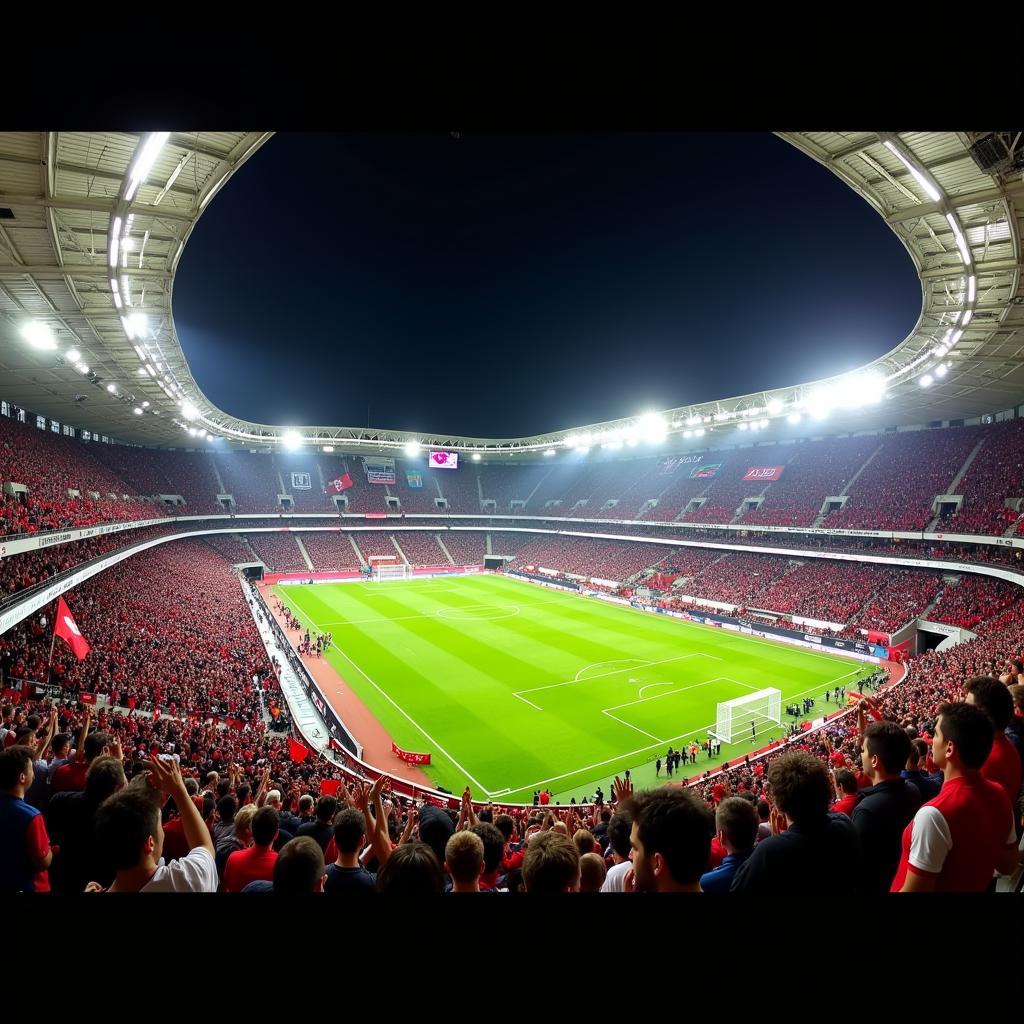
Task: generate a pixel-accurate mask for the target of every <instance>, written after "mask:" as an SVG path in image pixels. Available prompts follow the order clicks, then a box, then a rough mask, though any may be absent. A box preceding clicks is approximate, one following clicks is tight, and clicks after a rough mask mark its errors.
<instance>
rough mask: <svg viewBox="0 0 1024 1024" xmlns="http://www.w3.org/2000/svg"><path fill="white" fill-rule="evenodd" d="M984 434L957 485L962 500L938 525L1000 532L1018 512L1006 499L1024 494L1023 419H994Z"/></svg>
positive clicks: (956, 529) (947, 529)
mask: <svg viewBox="0 0 1024 1024" xmlns="http://www.w3.org/2000/svg"><path fill="white" fill-rule="evenodd" d="M981 436H982V437H983V438H984V441H985V443H984V444H983V445H982V447H981V449H980V451H979V452H978V454H977V455H975V457H974V460H973V461H972V462H971V464H970V466H968V467H967V472H966V473H965V474H964V478H963V480H961V481H960V484H959V485H958V487H957V491H958V492H959V493H960V494H962V495H963V496H964V501H963V504H962V505H961V507H960V509H959V510H958V511H957V512H955V513H954V514H953V515H952V516H947V517H945V518H944V519H942V520H941V521H940V524H939V526H938V527H937V529H940V530H944V531H945V532H947V533H984V534H989V535H990V536H992V535H995V536H998V535H1000V534H1003V533H1005V532H1006V530H1007V529H1008V527H1009V526H1010V525H1012V524H1013V523H1014V522H1015V521H1016V520H1017V518H1018V516H1019V513H1017V512H1015V511H1013V510H1012V509H1010V508H1007V507H1006V502H1005V499H1006V498H1020V497H1024V420H1010V421H1009V422H1008V423H993V424H992V425H991V426H988V427H986V428H985V430H984V431H983V433H982V435H981ZM1018 532H1019V530H1018Z"/></svg>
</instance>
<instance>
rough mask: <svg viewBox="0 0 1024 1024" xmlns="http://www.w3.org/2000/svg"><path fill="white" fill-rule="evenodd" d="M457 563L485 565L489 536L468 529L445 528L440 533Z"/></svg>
mask: <svg viewBox="0 0 1024 1024" xmlns="http://www.w3.org/2000/svg"><path fill="white" fill-rule="evenodd" d="M439 537H440V538H441V540H442V541H443V543H444V546H445V547H446V548H447V549H448V551H449V552H450V553H451V556H452V559H453V561H454V562H455V564H456V565H483V564H484V555H486V554H487V537H486V534H483V533H470V532H469V531H468V530H445V531H444V533H442V534H439Z"/></svg>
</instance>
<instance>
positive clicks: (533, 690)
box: [516, 654, 711, 694]
mask: <svg viewBox="0 0 1024 1024" xmlns="http://www.w3.org/2000/svg"><path fill="white" fill-rule="evenodd" d="M709 657H711V655H709V654H680V655H678V656H677V657H675V658H665V659H664V660H663V661H649V662H647V664H646V665H645V666H644V668H654V667H655V666H656V665H668V664H669V663H670V662H673V661H685V660H686V659H687V658H709ZM616 660H618V659H613V662H614V661H616ZM623 660H624V659H623ZM596 664H600V662H597V663H596ZM632 671H634V669H631V668H617V669H615V670H614V671H613V672H601V673H599V674H598V675H596V676H587V678H586V679H567V680H566V681H565V682H564V683H548V684H547V685H546V686H534V687H532V688H530V689H526V690H516V693H517V694H519V693H537V691H538V690H554V689H556V688H557V687H559V686H576V685H578V684H579V683H591V682H593V681H594V680H595V679H607V678H608V677H609V676H617V675H620V674H621V673H623V672H632Z"/></svg>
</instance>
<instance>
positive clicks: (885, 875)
mask: <svg viewBox="0 0 1024 1024" xmlns="http://www.w3.org/2000/svg"><path fill="white" fill-rule="evenodd" d="M910 750H911V743H910V737H909V736H908V735H907V734H906V732H905V731H904V730H903V729H902V728H901V727H900V726H899V725H897V724H896V723H895V722H872V724H871V725H869V726H868V727H867V729H865V730H864V735H863V736H862V737H861V747H860V759H861V765H862V767H863V769H864V774H865V775H868V776H869V777H870V778H871V785H870V786H869V787H868V788H867V789H862V790H861V791H860V793H859V794H858V796H859V799H858V801H857V805H856V806H855V807H854V809H853V816H852V817H853V827H854V828H855V829H856V830H857V835H858V837H859V838H860V846H861V852H862V853H863V854H864V879H865V889H866V890H867V891H868V892H888V891H889V887H890V886H891V885H892V880H893V877H894V876H895V874H896V869H897V868H898V867H899V864H900V853H901V851H902V842H903V830H904V829H905V828H906V827H907V825H908V824H909V823H910V821H911V819H912V818H913V817H914V815H915V814H916V813H917V809H918V808H919V807H920V806H921V804H922V803H923V802H924V801H923V799H922V797H921V791H920V790H919V789H918V788H917V786H915V785H913V784H912V783H911V782H908V781H907V780H906V779H903V778H901V777H900V772H901V771H902V770H903V766H904V765H905V764H906V763H907V758H908V757H909V756H910Z"/></svg>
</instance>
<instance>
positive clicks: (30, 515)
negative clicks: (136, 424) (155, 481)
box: [0, 416, 164, 536]
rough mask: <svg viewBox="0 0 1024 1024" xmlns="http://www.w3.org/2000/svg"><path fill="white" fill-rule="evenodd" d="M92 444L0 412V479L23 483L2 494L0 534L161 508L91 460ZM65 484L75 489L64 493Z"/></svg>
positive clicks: (153, 514) (146, 515) (124, 518)
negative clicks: (16, 492)
mask: <svg viewBox="0 0 1024 1024" xmlns="http://www.w3.org/2000/svg"><path fill="white" fill-rule="evenodd" d="M92 447H93V446H92V444H85V443H83V442H80V441H75V440H72V439H71V438H67V437H62V436H61V435H59V434H54V433H52V432H48V431H42V430H38V429H36V428H34V427H30V426H27V425H26V424H23V423H17V422H15V421H14V420H11V419H9V418H8V417H6V416H0V483H3V484H8V483H11V484H23V485H24V486H25V487H26V488H28V491H27V493H25V492H21V496H20V497H18V496H15V495H14V494H8V493H5V494H4V496H3V503H2V504H0V535H6V536H10V535H12V534H18V533H38V532H39V531H45V530H64V529H68V528H69V527H72V526H93V525H95V524H97V523H108V522H130V521H132V520H144V519H155V518H157V517H159V516H161V515H163V514H164V513H163V511H162V510H161V509H158V508H157V507H156V506H155V505H153V503H152V502H150V501H148V500H144V499H139V498H138V497H137V496H133V495H137V489H136V488H133V487H132V486H131V485H130V484H128V483H127V482H126V481H125V480H122V479H121V478H120V477H118V476H115V475H114V474H113V473H111V472H110V470H108V469H107V468H106V467H105V466H103V465H101V464H100V463H99V462H97V461H96V459H95V458H94V457H93V456H92V454H91V449H92ZM97 447H103V445H102V444H100V445H98V446H97ZM69 490H74V491H78V492H79V496H78V497H74V496H71V495H69V494H68V491H69ZM91 494H97V495H99V497H96V498H93V497H91V496H90V495H91ZM112 495H114V496H113V497H112Z"/></svg>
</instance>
